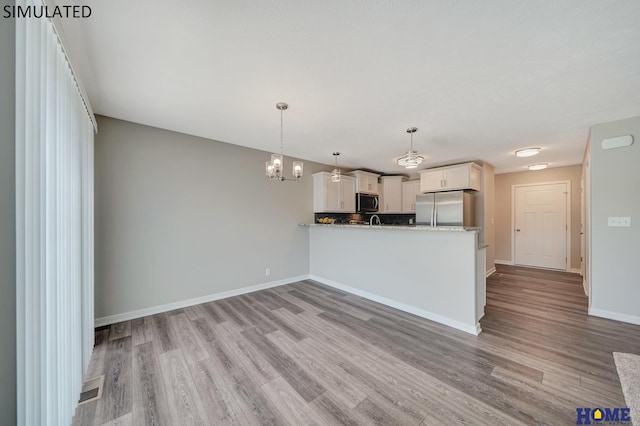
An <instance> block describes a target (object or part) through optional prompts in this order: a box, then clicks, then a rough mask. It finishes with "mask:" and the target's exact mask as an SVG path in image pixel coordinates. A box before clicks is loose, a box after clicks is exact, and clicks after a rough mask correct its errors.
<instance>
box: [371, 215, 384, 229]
mask: <svg viewBox="0 0 640 426" xmlns="http://www.w3.org/2000/svg"><path fill="white" fill-rule="evenodd" d="M374 218H375V219H376V220H377V221H378V225H382V222H380V216H378V215H377V214H374V215H372V216H371V219H369V226H371V225H373V219H374Z"/></svg>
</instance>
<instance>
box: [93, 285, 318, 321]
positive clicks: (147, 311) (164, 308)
mask: <svg viewBox="0 0 640 426" xmlns="http://www.w3.org/2000/svg"><path fill="white" fill-rule="evenodd" d="M308 278H309V275H301V276H298V277H291V278H285V279H283V280H278V281H271V282H268V283H264V284H258V285H254V286H250V287H242V288H238V289H234V290H229V291H223V292H221V293H214V294H209V295H206V296H201V297H195V298H193V299H185V300H180V301H177V302H172V303H167V304H164V305H158V306H151V307H149V308H144V309H138V310H136V311H130V312H123V313H121V314H116V315H109V316H106V317H101V318H96V320H95V326H96V327H102V326H104V325H109V324H115V323H118V322H122V321H129V320H132V319H135V318H141V317H146V316H148V315H155V314H159V313H162V312H168V311H173V310H174V309H180V308H186V307H187V306H193V305H199V304H201V303H207V302H213V301H214V300H220V299H226V298H227V297H233V296H239V295H241V294H247V293H253V292H254V291H258V290H264V289H267V288H273V287H278V286H281V285H285V284H291V283H295V282H297V281H303V280H306V279H308Z"/></svg>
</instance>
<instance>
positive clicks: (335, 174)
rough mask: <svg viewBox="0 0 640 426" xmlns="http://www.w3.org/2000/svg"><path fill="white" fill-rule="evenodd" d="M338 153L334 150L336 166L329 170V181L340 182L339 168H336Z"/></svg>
mask: <svg viewBox="0 0 640 426" xmlns="http://www.w3.org/2000/svg"><path fill="white" fill-rule="evenodd" d="M338 155H340V153H339V152H334V153H333V157H334V158H335V159H336V167H335V168H334V169H333V171H332V172H331V182H340V169H339V168H338Z"/></svg>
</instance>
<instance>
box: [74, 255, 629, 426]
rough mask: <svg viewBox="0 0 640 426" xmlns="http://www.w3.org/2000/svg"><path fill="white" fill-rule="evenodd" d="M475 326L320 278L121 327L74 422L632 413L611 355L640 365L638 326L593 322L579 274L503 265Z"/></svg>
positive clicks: (517, 420)
mask: <svg viewBox="0 0 640 426" xmlns="http://www.w3.org/2000/svg"><path fill="white" fill-rule="evenodd" d="M392 284H393V283H390V285H392ZM481 324H482V328H483V333H482V334H481V335H480V336H478V337H475V336H471V335H469V334H466V333H463V332H460V331H457V330H455V329H452V328H449V327H445V326H442V325H438V324H436V323H433V322H430V321H427V320H424V319H421V318H418V317H415V316H413V315H410V314H406V313H403V312H400V311H396V310H394V309H391V308H388V307H385V306H382V305H379V304H376V303H374V302H370V301H368V300H365V299H362V298H360V297H357V296H354V295H350V294H348V293H344V292H341V291H338V290H335V289H332V288H329V287H326V286H323V285H320V284H318V283H314V282H311V281H305V282H300V283H295V284H289V285H286V286H281V287H277V288H273V289H270V290H263V291H260V292H256V293H251V294H248V295H243V296H238V297H233V298H229V299H225V300H220V301H216V302H211V303H206V304H203V305H198V306H193V307H189V308H185V309H178V310H175V311H172V312H167V313H163V314H158V315H153V316H149V317H145V318H140V319H136V320H133V321H127V322H124V323H120V324H114V325H112V326H110V327H107V328H100V329H97V330H96V347H95V349H94V353H93V357H92V360H91V365H90V368H89V371H88V373H87V375H86V379H90V378H93V377H96V376H100V375H104V376H105V382H104V386H105V387H104V390H103V396H102V398H101V399H99V400H97V401H94V402H90V403H87V404H84V405H81V406H79V407H78V409H77V411H76V416H75V418H74V424H75V425H138V424H141V425H142V424H144V425H183V424H184V425H213V424H215V425H217V424H238V425H270V424H273V425H280V424H290V425H302V424H309V425H313V424H317V425H326V424H331V425H338V424H339V425H343V424H346V425H351V424H354V425H356V424H363V425H369V424H397V425H449V424H467V425H475V424H478V425H520V424H536V425H538V424H549V425H559V424H575V421H576V418H575V416H576V407H621V406H624V399H623V396H622V392H621V389H620V383H619V381H618V376H617V374H616V370H615V366H614V362H613V356H612V352H614V351H620V352H633V353H640V326H634V325H629V324H624V323H619V322H616V321H610V320H606V319H601V318H596V317H589V316H587V298H586V297H585V296H584V293H583V291H582V283H581V277H579V276H578V275H575V274H567V273H562V272H551V271H543V270H536V269H527V268H519V267H507V266H499V267H498V270H497V272H496V273H495V274H494V275H493V276H491V277H490V278H489V279H488V280H487V307H486V315H485V317H484V318H483V319H482V321H481Z"/></svg>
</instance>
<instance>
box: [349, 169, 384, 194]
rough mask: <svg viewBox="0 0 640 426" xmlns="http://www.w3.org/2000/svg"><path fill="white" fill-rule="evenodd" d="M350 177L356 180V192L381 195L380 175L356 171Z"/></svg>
mask: <svg viewBox="0 0 640 426" xmlns="http://www.w3.org/2000/svg"><path fill="white" fill-rule="evenodd" d="M348 175H349V176H353V177H355V178H356V192H362V193H365V194H376V195H379V192H378V178H379V177H380V175H378V174H375V173H371V172H365V171H364V170H354V171H352V172H350V173H348Z"/></svg>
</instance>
